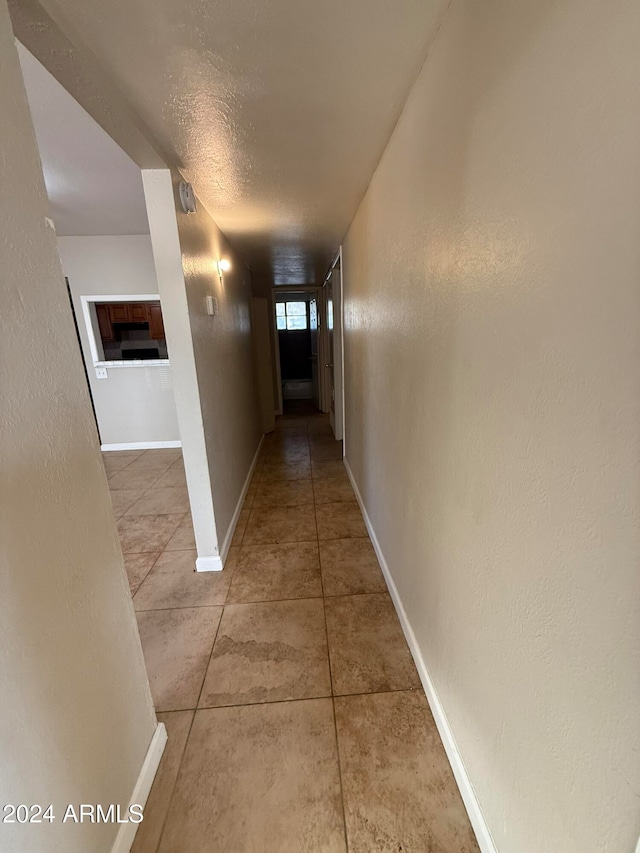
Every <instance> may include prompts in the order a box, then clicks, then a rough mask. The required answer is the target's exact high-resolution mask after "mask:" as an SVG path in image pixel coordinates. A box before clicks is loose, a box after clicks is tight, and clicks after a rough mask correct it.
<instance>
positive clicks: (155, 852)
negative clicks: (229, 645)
mask: <svg viewBox="0 0 640 853" xmlns="http://www.w3.org/2000/svg"><path fill="white" fill-rule="evenodd" d="M184 711H191V712H192V714H191V722H190V723H189V731H188V732H187V736H186V738H185V740H184V747H183V748H182V754H181V756H180V761H179V762H178V769H177V771H176V775H175V779H174V780H173V785H172V786H171V793H170V794H169V799H168V800H167V807H166V809H165V811H164V815H163V818H162V825H161V828H160V833H159V834H158V841H157V843H156V846H155V849H154V851H153V853H158V850H159V849H160V845H161V844H162V836H163V835H164V830H165V827H166V825H167V820H168V819H169V811H170V810H171V803H172V802H173V795H174V793H175V790H176V786H177V784H178V777H179V776H180V771H181V770H182V764H183V762H184V757H185V755H186V754H187V746H188V744H189V738H190V737H191V731H192V729H193V724H194V723H195V720H196V709H195V708H185V709H182V712H183V713H184ZM173 713H174V712H173V711H156V720H157V719H158V714H173Z"/></svg>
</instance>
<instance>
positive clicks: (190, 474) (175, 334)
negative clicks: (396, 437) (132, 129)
mask: <svg viewBox="0 0 640 853" xmlns="http://www.w3.org/2000/svg"><path fill="white" fill-rule="evenodd" d="M142 180H143V184H144V189H145V195H146V198H147V210H148V215H149V225H150V229H151V240H152V244H153V251H154V258H155V264H156V273H157V276H158V283H159V285H160V293H161V296H162V303H163V305H164V306H165V307H166V312H165V328H166V331H167V344H168V346H169V352H170V354H171V365H172V371H173V374H174V377H175V397H176V404H177V410H178V420H179V423H180V434H181V436H182V444H183V453H184V458H185V467H186V472H187V482H188V485H189V499H190V502H191V511H192V515H193V522H194V529H195V533H196V542H197V545H198V556H199V557H205V556H215V555H217V554H218V553H219V552H220V551H221V550H222V547H223V544H224V542H225V537H226V536H227V533H228V531H229V525H230V523H231V520H232V518H233V514H234V512H235V509H236V506H237V504H238V501H239V499H240V494H241V492H242V487H243V485H244V482H245V479H246V477H247V475H248V473H249V469H250V467H251V462H252V460H253V457H254V455H255V452H256V450H257V448H258V442H259V440H260V436H261V428H260V417H259V412H258V400H257V391H256V383H255V372H254V363H253V349H252V342H251V283H250V276H249V271H248V270H247V268H246V267H245V265H244V264H243V263H242V261H241V259H240V257H239V255H238V254H237V253H236V252H235V251H234V250H233V249H232V248H231V247H230V246H229V244H228V242H227V240H226V239H225V237H224V235H223V234H222V232H221V231H220V229H219V228H218V226H217V225H216V224H215V222H214V221H213V220H212V219H211V217H210V216H209V214H208V213H207V211H206V210H205V209H204V208H203V206H202V205H201V204H199V205H198V211H197V213H195V214H190V215H187V214H185V213H183V212H182V211H181V210H179V209H178V207H177V206H176V197H177V192H176V188H177V183H178V181H179V180H180V176H179V175H178V174H177V173H170V172H169V170H166V169H162V170H145V171H143V173H142ZM219 258H226V259H227V260H229V261H230V262H231V269H230V270H229V272H227V273H225V276H224V280H223V281H222V282H221V281H220V279H219V278H218V272H217V260H218V259H219ZM208 295H212V296H215V297H216V298H217V300H218V314H217V316H215V317H211V316H209V315H208V314H207V313H206V297H207V296H208Z"/></svg>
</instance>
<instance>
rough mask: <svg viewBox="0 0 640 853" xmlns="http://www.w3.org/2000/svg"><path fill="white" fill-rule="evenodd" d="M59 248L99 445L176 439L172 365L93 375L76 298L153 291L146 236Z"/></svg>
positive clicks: (80, 240)
mask: <svg viewBox="0 0 640 853" xmlns="http://www.w3.org/2000/svg"><path fill="white" fill-rule="evenodd" d="M58 248H59V250H60V256H61V258H62V268H63V270H64V273H65V275H66V276H67V277H68V279H69V286H70V287H71V293H72V295H73V301H74V306H75V310H76V316H77V318H78V326H79V328H80V337H81V339H82V348H83V352H84V355H85V359H86V363H87V369H88V372H89V382H90V384H91V392H92V394H93V402H94V404H95V407H96V414H97V417H98V424H99V425H100V438H101V440H102V443H103V444H119V443H124V442H151V441H178V440H179V439H180V435H179V432H178V418H177V415H176V402H175V399H174V396H173V379H172V375H171V369H170V367H167V366H164V367H163V366H152V367H117V368H111V369H108V374H109V378H108V379H96V373H95V369H94V368H93V360H92V358H91V352H90V350H89V339H88V334H87V328H86V324H85V322H84V316H83V313H82V303H81V300H80V297H81V296H91V295H94V296H95V295H103V294H104V295H106V294H113V295H114V296H125V295H126V294H128V293H129V294H131V293H157V292H158V282H157V279H156V273H155V269H154V266H153V252H152V250H151V240H150V238H149V236H148V235H146V234H142V235H136V236H124V237H123V236H120V237H58Z"/></svg>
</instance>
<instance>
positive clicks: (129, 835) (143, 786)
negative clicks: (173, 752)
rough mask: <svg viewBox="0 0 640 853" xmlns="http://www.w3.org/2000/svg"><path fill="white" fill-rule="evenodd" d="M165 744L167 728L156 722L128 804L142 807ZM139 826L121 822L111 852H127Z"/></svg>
mask: <svg viewBox="0 0 640 853" xmlns="http://www.w3.org/2000/svg"><path fill="white" fill-rule="evenodd" d="M166 744H167V729H166V728H165V725H164V723H158V724H157V725H156V730H155V732H154V733H153V737H152V738H151V743H150V744H149V749H148V750H147V754H146V755H145V757H144V761H143V762H142V767H141V768H140V775H139V776H138V781H137V782H136V784H135V787H134V789H133V794H132V795H131V799H130V800H129V806H132V805H139V806H142V807H143V808H144V806H145V804H146V802H147V798H148V796H149V791H150V790H151V786H152V784H153V780H154V778H155V775H156V772H157V770H158V765H159V764H160V759H161V758H162V753H163V752H164V748H165V746H166ZM139 826H140V824H138V823H121V824H120V828H119V829H118V834H117V835H116V840H115V841H114V843H113V847H112V848H111V853H129V851H130V850H131V845H132V844H133V842H134V839H135V837H136V832H137V831H138V827H139Z"/></svg>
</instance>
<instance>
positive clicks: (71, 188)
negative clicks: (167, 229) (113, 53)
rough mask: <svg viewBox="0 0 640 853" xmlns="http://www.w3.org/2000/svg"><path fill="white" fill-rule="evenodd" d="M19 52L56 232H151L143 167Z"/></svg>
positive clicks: (51, 78)
mask: <svg viewBox="0 0 640 853" xmlns="http://www.w3.org/2000/svg"><path fill="white" fill-rule="evenodd" d="M18 54H19V56H20V65H21V66H22V74H23V77H24V82H25V87H26V90H27V98H28V100H29V106H30V108H31V115H32V117H33V124H34V127H35V131H36V138H37V140H38V148H39V149H40V158H41V160H42V167H43V171H44V179H45V183H46V186H47V193H48V195H49V202H50V205H51V218H52V219H53V221H54V223H55V226H56V232H57V233H58V234H59V235H60V236H79V235H107V234H109V235H112V234H148V233H149V224H148V222H147V212H146V208H145V201H144V191H143V188H142V177H141V175H140V169H139V168H138V167H137V166H136V164H135V163H134V162H133V161H132V160H131V159H130V158H129V157H128V156H127V155H126V154H125V153H124V151H123V150H122V149H121V148H119V147H118V146H117V145H116V143H115V142H114V141H113V140H112V139H111V137H110V136H108V134H106V133H105V131H104V130H103V129H102V128H101V127H100V126H99V125H97V124H96V122H95V121H94V120H93V119H92V118H91V116H90V115H88V113H86V112H85V111H84V110H83V108H82V107H81V106H80V105H79V104H78V103H77V102H76V101H75V100H74V99H73V98H72V97H71V95H69V94H68V93H67V92H66V91H65V89H63V88H62V86H61V85H60V84H59V83H58V82H57V81H56V80H55V79H54V78H53V77H52V76H51V74H49V72H48V71H47V70H46V69H45V68H43V67H42V65H40V63H39V62H38V61H37V60H36V59H34V57H33V56H32V55H31V54H30V53H29V52H28V51H27V50H26V49H25V48H24V47H23V46H22V45H21V44H18Z"/></svg>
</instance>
